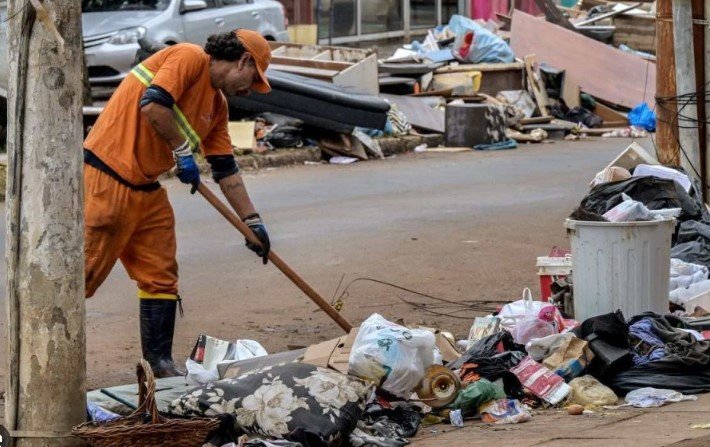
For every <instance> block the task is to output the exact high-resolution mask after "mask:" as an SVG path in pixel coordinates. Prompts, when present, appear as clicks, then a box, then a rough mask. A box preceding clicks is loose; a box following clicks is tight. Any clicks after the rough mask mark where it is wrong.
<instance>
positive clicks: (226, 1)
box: [222, 0, 251, 6]
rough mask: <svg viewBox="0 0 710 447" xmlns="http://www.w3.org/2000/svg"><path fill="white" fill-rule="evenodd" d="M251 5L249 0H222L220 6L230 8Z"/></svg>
mask: <svg viewBox="0 0 710 447" xmlns="http://www.w3.org/2000/svg"><path fill="white" fill-rule="evenodd" d="M249 3H251V0H222V5H224V6H232V5H247V4H249Z"/></svg>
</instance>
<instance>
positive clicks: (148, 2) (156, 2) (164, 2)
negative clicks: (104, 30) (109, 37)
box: [81, 0, 214, 12]
mask: <svg viewBox="0 0 710 447" xmlns="http://www.w3.org/2000/svg"><path fill="white" fill-rule="evenodd" d="M213 1H214V0H213ZM169 5H170V0H82V2H81V10H82V12H107V11H163V10H165V9H166V8H167V7H168V6H169Z"/></svg>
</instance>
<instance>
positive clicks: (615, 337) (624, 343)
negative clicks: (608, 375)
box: [572, 310, 629, 348]
mask: <svg viewBox="0 0 710 447" xmlns="http://www.w3.org/2000/svg"><path fill="white" fill-rule="evenodd" d="M572 332H573V333H574V335H576V336H577V338H581V339H582V340H584V339H586V338H587V337H589V336H590V335H592V334H594V335H596V336H597V337H599V338H600V339H601V340H603V341H605V342H607V343H609V344H611V345H613V346H616V347H619V348H628V347H629V327H628V326H627V325H626V321H625V320H624V314H623V313H621V311H620V310H617V311H616V312H612V313H608V314H604V315H599V316H596V317H592V318H588V319H586V320H584V321H583V322H582V324H580V325H579V326H577V327H576V328H575V329H574V330H573V331H572Z"/></svg>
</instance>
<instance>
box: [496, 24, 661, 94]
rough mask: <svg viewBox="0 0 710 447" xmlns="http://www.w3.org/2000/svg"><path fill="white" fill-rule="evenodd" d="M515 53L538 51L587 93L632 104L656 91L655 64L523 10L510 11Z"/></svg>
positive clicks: (546, 60)
mask: <svg viewBox="0 0 710 447" xmlns="http://www.w3.org/2000/svg"><path fill="white" fill-rule="evenodd" d="M510 43H511V46H512V47H513V51H515V54H516V55H517V56H518V57H525V56H526V55H528V54H535V55H537V60H538V61H539V62H545V63H547V64H549V65H551V66H553V67H555V68H558V69H560V70H566V73H567V75H566V76H567V77H566V78H565V82H568V81H569V82H573V83H575V84H577V85H579V87H580V88H581V89H582V90H584V91H585V92H588V93H589V94H591V95H593V96H595V97H598V98H602V99H604V100H606V101H608V102H611V103H613V104H619V105H622V106H625V107H629V108H631V107H634V106H636V105H637V104H640V103H642V102H644V100H645V101H652V100H653V98H654V97H655V94H656V65H655V64H654V63H653V62H649V61H646V60H643V59H641V58H640V57H638V56H635V55H633V54H629V53H625V52H623V51H621V50H618V49H616V48H613V47H611V46H608V45H605V44H603V43H601V42H597V41H595V40H593V39H590V38H588V37H585V36H583V35H581V34H579V33H577V32H575V31H570V30H568V29H564V28H562V27H560V26H557V25H554V24H552V23H549V22H547V21H545V20H544V19H538V18H536V17H533V16H531V15H528V14H525V13H524V12H520V11H517V10H516V11H515V12H514V13H513V23H512V31H511V38H510Z"/></svg>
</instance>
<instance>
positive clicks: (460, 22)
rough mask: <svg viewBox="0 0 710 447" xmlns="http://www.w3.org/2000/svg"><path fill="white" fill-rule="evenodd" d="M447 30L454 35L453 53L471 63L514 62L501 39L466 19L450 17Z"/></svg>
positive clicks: (513, 56)
mask: <svg viewBox="0 0 710 447" xmlns="http://www.w3.org/2000/svg"><path fill="white" fill-rule="evenodd" d="M449 29H450V30H451V31H453V32H454V33H455V34H456V39H455V40H454V49H455V51H456V52H457V53H458V55H459V56H460V57H461V58H463V59H466V60H467V61H469V62H471V63H474V64H478V63H481V62H502V63H509V62H513V61H514V60H515V54H514V53H513V50H512V48H510V46H509V45H508V44H507V43H505V41H504V40H503V39H501V38H500V37H498V36H496V35H495V34H493V33H492V32H490V31H488V30H487V29H485V28H484V27H482V26H481V25H479V24H478V23H476V22H475V21H473V20H471V19H469V18H468V17H464V16H461V15H458V14H456V15H454V16H452V17H451V20H450V21H449Z"/></svg>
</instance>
